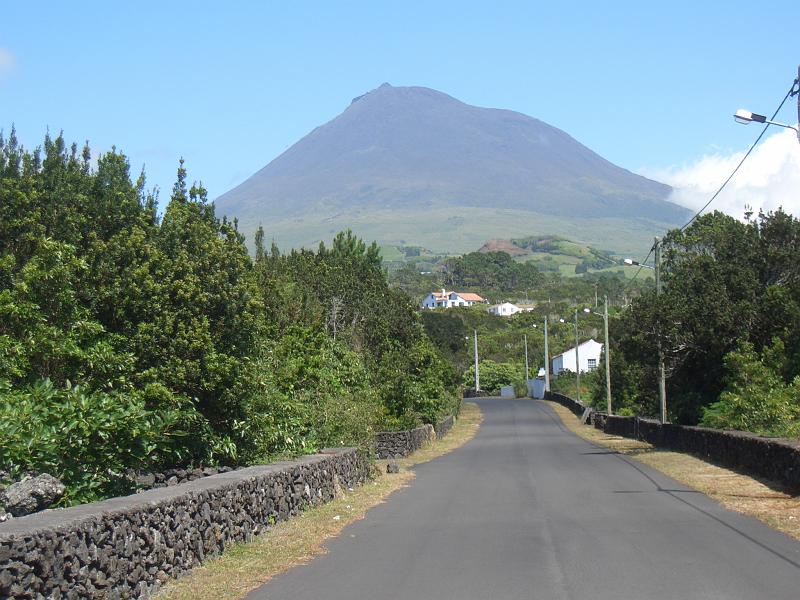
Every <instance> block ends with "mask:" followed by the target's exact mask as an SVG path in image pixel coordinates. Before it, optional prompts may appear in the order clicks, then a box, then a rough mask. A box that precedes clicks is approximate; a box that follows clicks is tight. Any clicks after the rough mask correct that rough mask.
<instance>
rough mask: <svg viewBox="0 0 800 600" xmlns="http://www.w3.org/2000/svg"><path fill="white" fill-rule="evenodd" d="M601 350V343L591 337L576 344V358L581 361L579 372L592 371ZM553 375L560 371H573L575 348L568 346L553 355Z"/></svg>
mask: <svg viewBox="0 0 800 600" xmlns="http://www.w3.org/2000/svg"><path fill="white" fill-rule="evenodd" d="M602 351H603V344H601V343H600V342H596V341H594V340H593V339H592V340H589V341H587V342H583V343H582V344H581V345H580V346H578V359H579V360H580V361H581V373H586V372H587V371H594V370H595V369H596V368H597V367H598V366H599V365H600V353H601V352H602ZM552 365H553V375H556V376H558V374H559V373H561V371H570V372H572V373H574V372H575V371H576V368H575V348H570V349H569V350H567V351H566V352H562V353H561V354H558V355H556V356H554V357H553V361H552Z"/></svg>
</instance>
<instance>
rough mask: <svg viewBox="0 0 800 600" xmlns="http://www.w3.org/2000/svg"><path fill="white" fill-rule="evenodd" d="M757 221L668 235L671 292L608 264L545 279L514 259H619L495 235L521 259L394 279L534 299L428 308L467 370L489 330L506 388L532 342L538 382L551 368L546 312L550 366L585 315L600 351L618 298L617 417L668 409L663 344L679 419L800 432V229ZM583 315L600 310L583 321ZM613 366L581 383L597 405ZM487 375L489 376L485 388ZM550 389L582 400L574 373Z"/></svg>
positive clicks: (426, 317) (713, 216)
mask: <svg viewBox="0 0 800 600" xmlns="http://www.w3.org/2000/svg"><path fill="white" fill-rule="evenodd" d="M746 217H747V218H746V219H745V220H744V221H739V220H737V219H734V218H733V217H730V216H727V215H724V214H722V213H719V212H714V213H710V214H707V215H702V216H701V217H699V218H698V219H696V220H695V221H694V222H693V223H692V224H691V225H690V226H688V227H687V228H685V229H684V230H683V231H681V230H677V229H676V230H673V231H670V232H669V233H668V234H667V235H666V236H665V238H664V239H663V242H662V256H663V258H662V265H661V272H662V283H663V293H662V294H661V295H658V294H657V292H656V290H655V286H654V282H653V278H652V274H653V271H652V270H651V269H646V268H643V269H639V268H637V267H627V269H628V271H627V275H623V274H621V273H620V272H618V271H615V270H614V269H613V267H610V268H611V270H610V271H609V270H604V271H599V272H592V271H588V272H586V273H583V274H582V275H579V276H573V277H564V276H562V275H560V274H558V273H557V272H555V271H553V272H550V271H547V270H542V268H541V265H540V264H539V263H534V264H537V265H539V267H540V268H539V273H538V275H536V274H535V273H533V272H531V273H529V274H528V273H527V271H525V272H524V273H525V274H523V272H521V271H519V270H518V269H519V267H518V265H519V264H520V263H519V262H517V261H518V260H519V259H520V258H524V256H522V255H521V254H520V253H521V252H523V251H525V252H529V253H532V254H533V255H535V254H536V253H539V252H541V251H543V250H547V251H548V252H550V253H551V254H548V256H552V257H554V258H557V257H559V256H562V255H577V256H581V257H582V259H581V260H583V261H585V264H586V265H587V266H588V265H589V263H591V264H592V265H593V266H595V267H597V266H601V265H600V263H601V262H603V261H606V262H609V264H611V262H610V261H613V260H614V258H613V257H611V256H609V255H608V254H607V253H600V252H596V251H592V250H591V249H585V248H580V247H578V248H576V247H575V244H572V243H568V242H566V241H565V240H563V239H552V240H550V239H546V238H536V237H533V238H521V239H518V240H511V241H509V242H504V243H502V244H501V243H500V241H496V243H495V244H494V246H492V247H493V248H494V247H498V248H506V249H507V250H510V251H512V252H513V253H514V254H515V256H514V258H513V259H512V256H511V255H510V254H508V253H505V252H499V251H498V252H488V253H473V254H472V255H465V256H464V257H461V258H458V259H454V258H451V259H448V260H447V261H445V262H444V264H443V266H441V268H440V270H439V271H438V272H434V273H430V274H425V275H423V274H419V273H417V274H416V275H415V274H414V272H413V270H412V269H411V267H409V266H407V267H406V268H404V269H401V270H399V271H397V272H395V273H394V274H393V277H394V279H393V282H394V284H395V285H397V286H399V287H401V288H402V289H407V290H409V292H410V291H412V290H418V291H417V296H418V297H420V298H421V297H422V295H424V294H423V292H424V293H425V294H426V293H428V292H429V291H431V290H432V289H437V288H440V287H447V288H448V289H452V288H455V289H457V290H458V291H477V292H478V293H480V294H481V295H482V296H484V297H485V298H489V299H491V300H492V301H493V302H494V301H503V300H508V301H512V302H516V303H523V304H524V303H529V304H533V305H534V308H533V310H532V311H531V312H525V313H518V314H516V315H514V316H512V317H510V318H503V317H493V316H491V315H488V314H486V311H485V308H486V307H484V306H474V307H470V308H459V309H448V310H436V311H424V314H423V316H422V318H423V322H424V323H425V326H426V329H427V330H428V333H429V335H430V336H431V337H432V339H433V340H434V341H435V342H436V344H437V346H439V347H440V348H441V349H442V350H443V352H444V353H445V354H446V355H447V356H449V357H450V359H451V360H452V361H453V363H454V364H455V365H456V366H457V368H458V369H459V370H460V371H462V372H464V371H467V370H468V369H470V366H471V364H472V335H473V331H477V332H478V350H479V356H480V359H481V361H482V371H484V370H485V371H486V374H487V377H486V382H487V384H488V383H489V382H492V381H493V373H496V372H504V373H505V375H504V376H503V379H506V381H504V382H503V384H512V383H513V382H514V380H516V379H517V378H521V377H524V353H525V350H524V336H527V339H528V363H529V372H530V374H531V375H532V376H535V375H536V373H537V371H538V369H539V368H540V367H543V366H544V358H543V353H544V332H543V322H544V318H545V317H547V318H548V320H549V343H550V357H551V358H552V357H553V356H555V355H557V354H558V353H560V352H563V351H565V350H567V349H569V348H572V347H574V345H575V329H574V314H575V310H576V309H577V310H578V314H579V318H578V335H579V337H580V339H581V341H585V340H587V339H589V338H594V339H596V340H597V341H599V342H601V343H603V342H604V339H603V319H602V317H600V316H598V315H597V314H593V313H599V312H602V301H603V297H604V296H607V297H608V300H609V316H610V319H609V325H610V337H611V352H612V360H611V384H612V385H611V389H612V408H613V411H614V412H615V413H617V414H622V415H641V416H647V417H653V416H656V415H657V414H658V379H657V377H658V374H657V371H658V369H657V366H658V350H657V348H658V343H659V341H660V342H661V346H662V348H663V351H664V356H665V366H666V382H667V398H668V402H667V406H668V410H669V415H668V416H669V419H670V420H671V421H673V422H676V423H681V424H687V425H696V424H701V425H704V426H707V427H715V428H722V429H737V430H742V431H750V432H754V433H757V434H760V435H766V436H779V437H790V438H796V437H798V436H800V266H798V265H800V263H799V262H798V261H797V255H798V251H800V221H798V220H797V219H796V218H794V217H792V216H791V215H789V214H787V213H785V212H783V211H782V210H780V209H779V210H777V211H775V212H770V213H761V214H758V215H752V214H749V213H748V215H746ZM503 254H505V257H500V258H498V256H499V255H503ZM526 266H528V267H531V264H530V263H528V264H527V265H526ZM618 266H619V270H621V269H622V268H623V267H622V266H621V265H618ZM531 268H532V267H531ZM632 275H635V276H636V277H632ZM451 284H452V285H451ZM459 286H463V289H462V288H460V287H459ZM597 301H599V306H598V304H597V303H596V302H597ZM585 308H589V309H591V311H592V312H590V313H585V312H584V309H585ZM562 320H563V321H564V322H561V321H562ZM604 360H605V358H604V357H603V358H602V359H601V362H600V364H599V365H598V369H597V370H596V371H594V372H592V373H588V374H584V375H582V376H581V387H582V390H581V398H582V399H584V401H588V402H589V403H591V404H592V405H593V406H595V407H596V408H600V409H605V406H606V385H605V369H604V365H603V364H602V362H603V361H604ZM484 361H485V365H484V364H483V363H484ZM498 365H500V366H498ZM521 365H522V366H521ZM472 377H473V374H472V372H469V373H466V374H465V375H464V377H463V382H464V383H465V385H466V384H469V383H470V382H471V381H472ZM483 381H484V377H483V376H482V377H481V382H482V386H481V387H485V386H484V385H483ZM552 387H553V389H554V390H555V391H561V392H563V393H566V394H568V395H571V396H574V395H575V378H574V375H569V374H568V375H565V376H563V377H561V378H558V379H552ZM485 389H487V390H490V388H489V387H485Z"/></svg>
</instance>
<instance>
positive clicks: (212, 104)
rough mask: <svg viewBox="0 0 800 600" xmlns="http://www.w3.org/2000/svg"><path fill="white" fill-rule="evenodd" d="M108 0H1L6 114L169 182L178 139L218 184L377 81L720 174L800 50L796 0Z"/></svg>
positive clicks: (647, 160)
mask: <svg viewBox="0 0 800 600" xmlns="http://www.w3.org/2000/svg"><path fill="white" fill-rule="evenodd" d="M115 4H121V3H110V2H93V1H84V2H80V3H78V4H75V3H61V2H51V3H49V6H46V7H45V6H43V5H42V3H23V2H16V3H6V4H5V6H4V7H3V11H2V14H3V18H2V22H3V27H2V28H1V29H0V127H2V128H3V129H5V130H6V132H7V131H8V130H9V128H10V126H11V124H12V123H14V124H16V127H17V131H18V135H19V137H20V138H21V139H22V141H23V142H24V143H25V144H26V145H27V146H35V145H37V144H39V143H40V142H41V139H42V137H43V136H44V134H45V131H46V129H47V128H48V127H49V128H50V131H51V132H58V131H59V130H64V133H65V136H66V138H67V139H68V140H70V141H71V140H75V141H78V142H83V141H84V140H86V139H88V140H89V141H90V144H91V145H92V147H93V149H94V150H95V152H97V151H104V150H108V149H109V148H110V147H111V145H112V144H115V145H116V146H117V147H118V148H119V149H121V150H122V151H124V152H125V153H126V154H127V155H128V156H129V157H130V161H131V168H132V171H134V173H138V171H139V169H141V167H142V165H143V164H145V165H146V170H147V173H148V181H149V184H151V185H153V184H155V185H158V186H159V187H160V188H161V189H162V200H163V199H164V198H165V197H166V196H167V195H168V193H169V190H170V188H171V186H172V182H173V181H174V173H175V170H176V166H177V161H178V159H179V157H180V156H183V157H185V159H186V161H187V167H188V168H189V177H190V179H201V180H202V181H203V183H204V184H205V185H206V187H207V188H208V189H209V193H210V196H211V197H212V198H213V197H216V196H218V195H219V194H221V193H223V192H225V191H227V190H228V189H230V188H231V187H233V186H234V185H235V184H238V183H240V182H241V181H243V180H244V179H245V178H246V177H247V176H249V175H250V174H252V173H253V172H255V171H256V170H258V169H259V168H261V167H262V166H264V165H265V164H267V163H268V162H269V161H270V160H271V159H273V158H274V157H276V156H277V155H278V154H280V153H281V152H283V151H284V150H285V149H286V148H288V147H289V146H290V145H291V144H293V143H294V142H296V141H297V140H298V139H299V138H300V137H302V136H303V135H305V134H306V133H308V132H309V131H311V130H312V129H313V128H314V127H316V126H317V125H320V124H322V123H324V122H326V121H328V120H330V119H332V118H333V117H335V116H336V115H337V114H339V113H340V112H341V111H342V110H344V109H345V108H346V107H347V105H348V104H349V102H350V100H351V99H352V98H353V97H355V96H358V95H360V94H363V93H364V92H366V91H368V90H370V89H373V88H375V87H377V86H378V85H380V84H381V83H382V82H384V81H387V82H389V83H391V84H392V85H422V86H427V87H432V88H435V89H438V90H441V91H444V92H446V93H448V94H450V95H452V96H455V97H456V98H458V99H460V100H463V101H465V102H467V103H470V104H476V105H480V106H490V107H498V108H509V109H513V110H518V111H520V112H523V113H526V114H529V115H531V116H534V117H537V118H539V119H542V120H544V121H546V122H548V123H550V124H551V125H554V126H556V127H559V128H561V129H563V130H565V131H566V132H568V133H569V134H571V135H572V136H573V137H575V138H576V139H578V140H579V141H581V142H582V143H584V144H585V145H587V146H588V147H589V148H591V149H592V150H594V151H596V152H598V153H599V154H601V155H602V156H604V157H605V158H607V159H609V160H611V161H612V162H614V163H616V164H619V165H620V166H623V167H625V168H628V169H631V170H633V171H636V172H642V173H646V174H648V175H651V176H654V177H656V176H658V177H661V178H662V179H670V178H672V179H671V181H673V182H674V181H677V180H679V179H681V178H682V177H683V178H687V177H688V178H689V179H691V177H690V175H694V176H695V177H699V178H702V177H706V179H708V178H712V179H713V178H714V177H721V175H719V173H722V172H723V171H724V170H725V168H727V164H728V163H727V162H725V161H728V162H730V161H731V160H733V159H734V158H735V156H736V155H737V154H736V153H737V152H741V151H742V150H745V149H746V148H747V147H748V145H749V144H750V143H751V142H752V140H753V139H754V138H755V136H756V135H757V133H758V132H757V130H756V129H755V126H752V125H751V126H749V127H743V126H740V125H736V124H735V123H734V121H733V119H732V118H731V114H732V113H733V112H734V111H735V110H736V109H737V108H740V107H747V108H749V109H750V110H753V111H756V112H762V113H771V112H772V111H773V110H774V109H775V107H776V106H777V104H778V102H779V101H780V100H781V98H783V96H784V94H785V93H786V91H787V90H788V88H789V86H790V85H791V82H792V79H793V78H794V77H795V76H796V74H797V66H798V63H800V44H798V41H797V39H798V38H797V31H798V23H800V3H798V2H797V0H787V1H777V2H763V3H761V4H758V5H753V4H747V5H745V4H744V3H738V2H731V1H730V0H729V1H727V2H717V1H707V2H702V3H699V2H697V1H696V0H695V1H694V2H682V1H679V2H670V3H660V6H658V7H651V6H648V5H650V4H655V3H645V2H641V1H638V2H606V3H597V2H559V3H552V2H548V3H539V2H530V1H529V2H493V3H488V2H483V3H469V2H463V1H462V2H436V3H433V2H425V3H422V2H419V3H417V2H410V1H405V2H374V1H373V2H227V3H222V2H180V3H179V2H164V1H163V0H162V1H160V2H136V3H126V4H125V5H124V6H114V5H115ZM767 14H769V15H770V16H766V15H767ZM759 15H764V16H759ZM779 118H782V119H783V120H784V121H785V122H792V123H794V122H796V121H797V114H796V104H792V103H789V102H787V106H786V108H785V109H784V110H783V111H782V113H781V115H780V117H779ZM789 133H791V132H789ZM782 139H784V140H787V141H786V143H785V144H784V145H785V146H786V150H784V151H783V152H790V153H794V152H795V149H794V148H793V146H791V144H789V143H788V142H789V141H791V140H790V139H789V137H787V136H783V138H782ZM798 147H800V144H798ZM797 154H800V152H797ZM781 156H782V155H781ZM792 157H793V158H790V159H789V163H787V164H788V165H789V166H788V167H787V169H789V177H790V179H791V178H792V177H795V176H796V175H797V174H798V173H800V167H798V165H800V162H794V158H797V156H796V155H794V154H793V155H792ZM783 158H785V157H783ZM709 160H710V161H712V162H713V161H717V162H716V163H714V164H716V165H717V167H718V168H717V171H713V169H711V170H712V171H713V173H710V172H709V173H708V174H706V175H702V174H699V173H703V172H705V171H708V170H709V164H710V163H709V162H708V161H709ZM765 160H768V158H767V159H765ZM720 165H722V166H720ZM712 166H713V165H712ZM698 169H699V170H698ZM703 169H705V171H704V170H703ZM718 172H719V173H718ZM783 175H784V176H786V173H783ZM712 183H713V182H712ZM712 183H709V182H708V181H706V182H705V183H703V182H695V185H696V187H697V188H698V189H699V190H700V191H701V193H702V194H704V193H705V191H703V189H701V188H702V185H701V184H703V185H705V186H706V187H707V188H709V189H710V187H713V185H712ZM784 183H785V182H784ZM687 204H690V202H689V201H687Z"/></svg>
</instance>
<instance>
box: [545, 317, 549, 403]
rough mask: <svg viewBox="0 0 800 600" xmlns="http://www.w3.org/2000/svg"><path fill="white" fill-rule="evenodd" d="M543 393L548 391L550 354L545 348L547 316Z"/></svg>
mask: <svg viewBox="0 0 800 600" xmlns="http://www.w3.org/2000/svg"><path fill="white" fill-rule="evenodd" d="M544 391H545V392H549V391H550V353H549V351H548V348H547V315H545V316H544Z"/></svg>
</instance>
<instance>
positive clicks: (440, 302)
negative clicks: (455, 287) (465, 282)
mask: <svg viewBox="0 0 800 600" xmlns="http://www.w3.org/2000/svg"><path fill="white" fill-rule="evenodd" d="M485 302H486V300H484V299H483V298H481V297H480V296H479V295H478V294H470V293H462V292H448V291H447V290H445V289H444V288H442V291H441V292H431V293H430V294H428V295H427V296H426V297H425V299H424V300H423V301H422V308H428V309H434V308H453V307H454V306H472V305H473V304H479V303H485Z"/></svg>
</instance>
